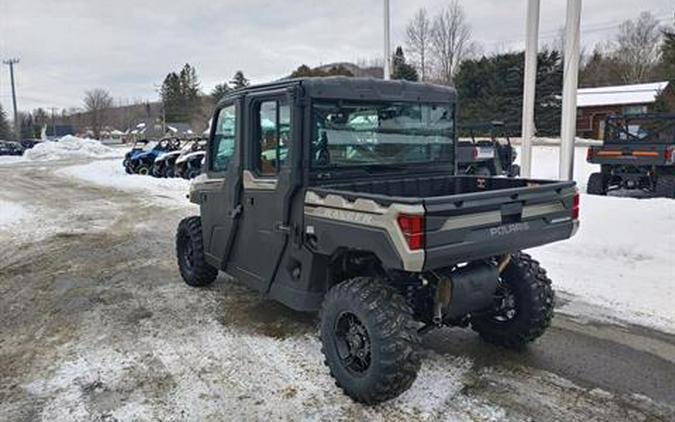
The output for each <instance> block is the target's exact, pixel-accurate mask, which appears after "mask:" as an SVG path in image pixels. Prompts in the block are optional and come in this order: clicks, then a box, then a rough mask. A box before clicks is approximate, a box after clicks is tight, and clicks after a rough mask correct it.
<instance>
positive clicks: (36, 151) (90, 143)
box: [24, 135, 120, 161]
mask: <svg viewBox="0 0 675 422" xmlns="http://www.w3.org/2000/svg"><path fill="white" fill-rule="evenodd" d="M24 156H25V157H26V158H27V159H29V160H37V161H46V160H58V159H62V158H69V157H90V158H112V157H119V156H120V151H119V150H116V149H114V148H110V147H107V146H105V145H103V144H102V143H101V142H100V141H96V140H94V139H84V138H78V137H76V136H72V135H66V136H64V137H62V138H60V139H59V140H58V141H56V142H54V141H45V142H41V143H39V144H37V145H35V146H34V147H33V148H31V149H28V150H26V152H24Z"/></svg>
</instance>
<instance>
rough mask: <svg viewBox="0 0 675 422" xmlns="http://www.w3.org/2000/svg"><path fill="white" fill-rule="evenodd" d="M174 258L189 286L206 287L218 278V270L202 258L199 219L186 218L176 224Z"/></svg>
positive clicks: (202, 249) (202, 250) (202, 247)
mask: <svg viewBox="0 0 675 422" xmlns="http://www.w3.org/2000/svg"><path fill="white" fill-rule="evenodd" d="M176 256H177V258H178V268H179V269H180V274H181V276H182V277H183V280H185V282H186V283H187V284H189V285H190V286H207V285H209V284H211V283H213V281H214V280H215V279H216V277H217V276H218V269H217V268H215V267H213V266H211V265H210V264H209V263H207V262H206V259H205V257H204V241H203V239H202V222H201V218H200V217H187V218H184V219H183V220H181V222H180V224H178V232H177V233H176Z"/></svg>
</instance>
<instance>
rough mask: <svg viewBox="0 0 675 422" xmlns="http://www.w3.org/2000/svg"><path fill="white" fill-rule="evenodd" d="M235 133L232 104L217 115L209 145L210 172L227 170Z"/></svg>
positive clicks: (234, 114) (232, 152)
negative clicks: (213, 133) (211, 141)
mask: <svg viewBox="0 0 675 422" xmlns="http://www.w3.org/2000/svg"><path fill="white" fill-rule="evenodd" d="M236 133H237V113H236V107H235V105H234V104H232V105H229V106H227V107H224V108H222V109H221V110H220V112H219V113H218V119H217V120H216V133H215V135H214V137H213V143H212V145H211V170H212V171H216V172H221V171H225V170H227V165H228V164H229V162H230V158H231V157H232V155H233V154H234V145H235V136H236Z"/></svg>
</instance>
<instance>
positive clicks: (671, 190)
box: [656, 175, 675, 198]
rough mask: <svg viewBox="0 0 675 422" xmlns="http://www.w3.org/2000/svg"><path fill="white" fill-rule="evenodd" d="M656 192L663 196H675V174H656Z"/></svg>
mask: <svg viewBox="0 0 675 422" xmlns="http://www.w3.org/2000/svg"><path fill="white" fill-rule="evenodd" d="M656 194H657V195H658V196H662V197H664V198H675V176H668V175H665V176H658V178H657V179H656Z"/></svg>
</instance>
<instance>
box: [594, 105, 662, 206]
mask: <svg viewBox="0 0 675 422" xmlns="http://www.w3.org/2000/svg"><path fill="white" fill-rule="evenodd" d="M586 159H587V161H588V162H589V163H593V164H599V165H600V171H599V172H597V173H593V174H591V176H590V177H589V179H588V185H587V191H588V193H589V194H593V195H606V194H607V192H609V191H611V190H614V189H622V188H623V189H642V190H645V191H649V192H652V193H655V194H656V195H658V196H663V197H666V198H675V114H663V113H644V114H626V115H612V116H608V117H607V119H606V121H605V135H604V140H603V144H602V145H601V146H592V147H589V148H588V152H587V156H586Z"/></svg>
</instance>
